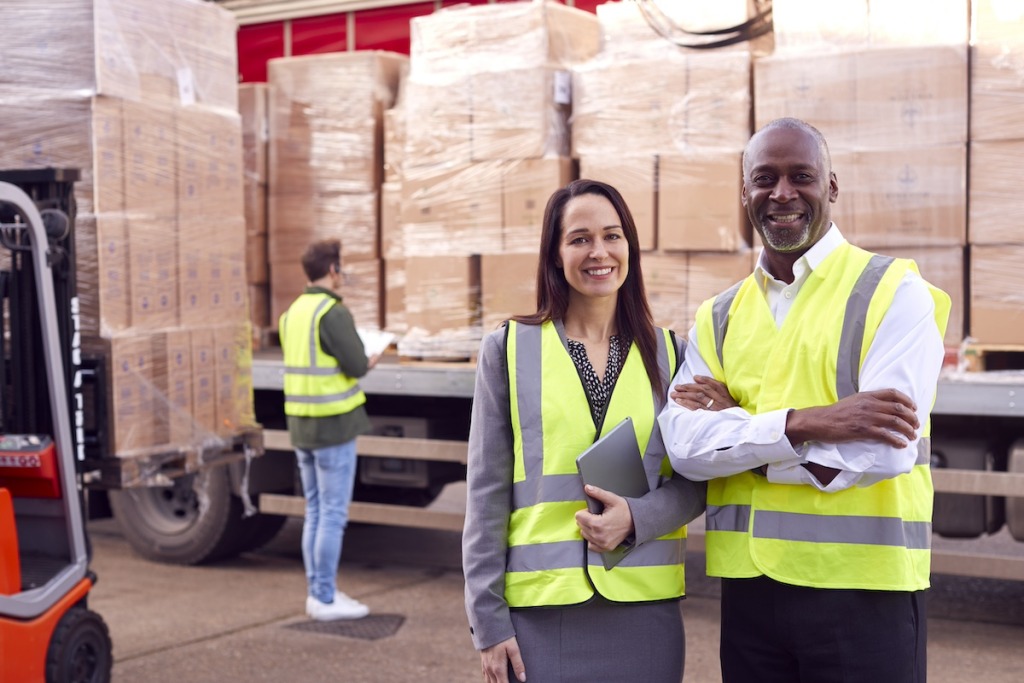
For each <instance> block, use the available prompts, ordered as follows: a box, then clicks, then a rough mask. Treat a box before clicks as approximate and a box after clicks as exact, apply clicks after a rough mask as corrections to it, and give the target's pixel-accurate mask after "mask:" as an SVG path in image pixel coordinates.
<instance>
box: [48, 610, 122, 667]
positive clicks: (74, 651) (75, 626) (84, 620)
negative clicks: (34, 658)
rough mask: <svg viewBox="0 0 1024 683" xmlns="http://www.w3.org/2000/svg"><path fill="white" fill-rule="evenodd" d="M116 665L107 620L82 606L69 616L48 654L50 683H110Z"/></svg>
mask: <svg viewBox="0 0 1024 683" xmlns="http://www.w3.org/2000/svg"><path fill="white" fill-rule="evenodd" d="M113 665H114V655H113V645H112V643H111V642H110V631H109V630H107V625H106V623H104V621H103V618H102V617H101V616H100V615H99V614H97V613H96V612H93V611H92V610H90V609H86V608H85V607H82V606H80V605H76V606H74V607H72V608H71V609H69V610H68V611H67V612H65V613H64V616H62V617H61V618H60V621H58V622H57V628H55V629H54V630H53V635H52V636H51V637H50V645H49V647H48V648H47V650H46V683H109V681H110V675H111V670H112V668H113Z"/></svg>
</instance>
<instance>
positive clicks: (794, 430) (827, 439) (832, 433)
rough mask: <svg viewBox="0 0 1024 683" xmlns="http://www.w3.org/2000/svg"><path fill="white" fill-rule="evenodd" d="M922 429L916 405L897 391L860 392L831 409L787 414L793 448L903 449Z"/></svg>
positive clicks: (832, 406)
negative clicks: (811, 444)
mask: <svg viewBox="0 0 1024 683" xmlns="http://www.w3.org/2000/svg"><path fill="white" fill-rule="evenodd" d="M920 426H921V424H920V422H919V421H918V419H917V406H916V405H914V402H913V401H912V400H911V399H910V397H909V396H907V395H906V394H904V393H903V392H901V391H897V390H896V389H878V390H875V391H862V392H860V393H856V394H854V395H852V396H847V397H846V398H844V399H842V400H841V401H839V402H837V403H833V404H832V405H830V406H819V407H817V408H804V409H801V410H794V411H792V412H790V413H789V416H788V417H787V419H786V436H788V437H789V441H790V443H792V444H793V446H794V447H797V446H799V445H800V444H802V443H804V442H805V441H821V442H824V443H844V442H847V441H862V440H867V441H878V442H881V443H884V444H887V445H889V446H892V447H894V448H906V447H907V444H908V443H909V442H910V441H911V440H913V439H915V438H917V430H918V428H919V427H920Z"/></svg>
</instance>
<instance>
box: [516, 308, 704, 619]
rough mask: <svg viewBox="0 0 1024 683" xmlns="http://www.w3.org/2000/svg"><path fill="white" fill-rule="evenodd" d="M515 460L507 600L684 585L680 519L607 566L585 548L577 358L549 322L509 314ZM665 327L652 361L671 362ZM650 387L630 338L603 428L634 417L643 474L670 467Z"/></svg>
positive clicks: (661, 475)
mask: <svg viewBox="0 0 1024 683" xmlns="http://www.w3.org/2000/svg"><path fill="white" fill-rule="evenodd" d="M506 356H507V361H508V374H509V397H510V403H511V415H512V432H513V448H514V454H515V458H514V468H513V485H512V498H513V500H512V514H511V516H510V518H509V529H508V554H507V559H506V570H505V599H506V601H507V602H508V604H509V605H510V606H511V607H539V606H554V605H573V604H578V603H582V602H585V601H587V600H589V599H590V598H591V597H593V595H594V591H595V590H596V591H597V592H598V593H600V594H601V595H602V596H604V597H605V598H607V599H608V600H612V601H617V602H645V601H652V600H665V599H670V598H677V597H679V596H681V595H683V593H684V590H685V583H684V564H683V563H684V560H685V557H686V527H685V526H681V527H679V528H678V529H676V530H675V531H673V532H672V533H669V534H666V535H665V536H662V537H661V538H658V539H656V540H653V541H650V542H648V543H643V544H641V545H640V546H638V547H637V548H635V549H634V550H633V551H632V552H631V553H630V554H629V555H627V556H626V557H625V559H624V560H622V562H621V563H620V564H618V565H617V566H615V567H614V568H612V569H611V570H605V568H604V565H603V563H602V561H601V556H600V554H599V553H595V552H590V551H589V550H588V549H587V544H586V542H585V541H584V540H583V537H582V536H581V535H580V530H579V527H578V526H577V525H576V520H575V514H576V512H577V511H578V510H582V509H584V508H585V507H586V497H585V495H584V493H583V485H582V483H581V481H580V478H579V474H578V473H577V470H576V456H578V455H579V454H580V453H582V452H583V451H584V450H586V448H587V447H588V446H590V445H591V444H592V443H593V442H594V441H596V440H597V438H598V434H597V428H596V427H595V425H594V421H593V420H592V419H591V412H590V404H589V402H588V401H587V396H586V392H585V390H584V388H583V384H582V382H581V381H580V377H579V374H578V372H577V370H576V365H575V364H574V363H573V360H572V357H571V356H570V355H569V352H568V350H567V348H566V346H565V343H564V342H563V340H562V337H561V335H560V334H559V331H558V329H557V328H556V326H555V324H554V323H552V322H546V323H544V324H543V325H539V326H538V325H523V324H518V323H516V322H510V323H509V329H508V333H507V343H506ZM675 357H676V351H675V348H674V346H673V344H672V343H671V337H670V335H669V333H668V331H667V330H661V329H659V330H658V358H659V368H660V370H661V372H662V374H663V376H664V377H666V378H671V377H672V373H673V371H674V369H675ZM662 400H663V399H662V398H661V397H660V396H658V395H655V392H654V390H653V389H652V387H651V383H650V380H649V378H648V377H647V372H646V370H645V368H644V364H643V360H642V359H641V357H640V352H639V349H638V348H637V347H636V345H635V344H633V345H632V346H631V347H630V349H629V351H628V353H627V355H626V357H625V362H624V364H623V367H622V370H621V373H620V374H619V377H618V379H617V380H616V383H615V388H614V390H613V392H612V395H611V397H610V398H609V401H608V405H607V411H606V414H605V417H604V421H603V427H602V434H603V433H605V432H607V431H608V430H610V429H611V428H613V427H614V426H615V425H617V424H618V423H619V422H621V421H622V420H623V419H624V418H625V417H627V416H629V417H631V418H632V419H633V422H634V425H635V428H636V435H637V442H638V446H639V449H640V452H641V453H643V456H642V457H643V461H644V469H645V470H646V472H647V478H648V483H649V484H651V488H652V489H653V488H655V487H656V486H658V485H659V483H660V482H661V481H662V480H663V479H667V478H668V477H669V476H671V466H670V464H669V462H668V459H667V458H666V457H665V446H664V445H663V442H662V439H661V434H660V431H658V427H657V422H656V420H655V418H656V416H657V409H658V407H659V406H660V405H661V403H662Z"/></svg>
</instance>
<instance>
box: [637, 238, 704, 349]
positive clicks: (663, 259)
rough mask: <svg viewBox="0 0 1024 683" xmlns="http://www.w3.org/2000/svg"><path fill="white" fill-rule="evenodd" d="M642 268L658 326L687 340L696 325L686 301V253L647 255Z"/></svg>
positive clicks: (687, 261)
mask: <svg viewBox="0 0 1024 683" xmlns="http://www.w3.org/2000/svg"><path fill="white" fill-rule="evenodd" d="M640 267H641V268H642V269H643V273H644V287H645V288H646V289H647V302H648V303H649V304H650V306H651V314H652V315H653V316H654V324H655V325H657V326H659V327H665V328H668V329H670V330H674V331H675V333H676V334H677V335H678V336H680V337H685V336H686V335H687V334H689V331H690V327H691V326H692V325H693V318H692V313H691V311H690V307H689V303H688V301H687V297H686V290H687V286H688V283H687V271H688V270H689V256H688V255H687V254H684V253H677V254H660V253H648V254H643V255H642V256H641V259H640Z"/></svg>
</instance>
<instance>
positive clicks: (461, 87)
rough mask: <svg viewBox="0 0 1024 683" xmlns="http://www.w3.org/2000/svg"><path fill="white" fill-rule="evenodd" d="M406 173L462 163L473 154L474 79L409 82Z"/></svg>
mask: <svg viewBox="0 0 1024 683" xmlns="http://www.w3.org/2000/svg"><path fill="white" fill-rule="evenodd" d="M402 98H403V100H404V104H403V106H404V107H405V147H404V149H403V151H402V165H403V169H404V174H405V175H408V174H409V168H410V167H411V168H417V167H421V166H426V167H430V166H437V165H439V164H450V165H453V166H455V165H460V164H466V163H469V161H470V160H471V159H472V157H473V149H472V144H471V142H470V141H471V139H472V138H471V132H470V131H471V128H472V122H473V119H472V111H473V107H472V99H471V95H470V81H469V77H468V76H466V75H460V76H458V77H455V78H453V79H452V80H450V81H445V82H442V83H434V82H429V81H428V82H422V83H421V82H417V81H415V80H409V81H406V83H405V86H404V90H403V91H402Z"/></svg>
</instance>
